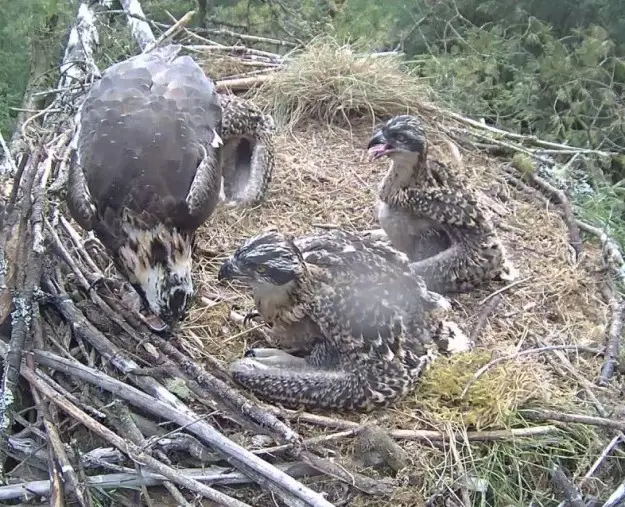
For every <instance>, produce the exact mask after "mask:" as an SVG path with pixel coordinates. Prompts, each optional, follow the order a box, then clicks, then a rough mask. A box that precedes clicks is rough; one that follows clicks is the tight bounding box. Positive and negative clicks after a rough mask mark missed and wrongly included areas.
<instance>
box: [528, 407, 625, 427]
mask: <svg viewBox="0 0 625 507" xmlns="http://www.w3.org/2000/svg"><path fill="white" fill-rule="evenodd" d="M523 414H524V415H526V416H527V417H528V418H529V419H534V420H537V421H546V420H551V421H559V422H566V423H578V424H587V425H589V426H602V427H604V428H611V429H616V430H619V431H625V421H616V420H614V419H607V418H605V417H594V416H591V415H582V414H565V413H560V412H555V411H554V410H543V409H531V410H529V409H528V410H527V411H523Z"/></svg>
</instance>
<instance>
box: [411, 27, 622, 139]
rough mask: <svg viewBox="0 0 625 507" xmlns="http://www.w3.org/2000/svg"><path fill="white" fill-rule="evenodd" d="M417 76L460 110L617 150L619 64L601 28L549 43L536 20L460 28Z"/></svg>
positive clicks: (524, 129)
mask: <svg viewBox="0 0 625 507" xmlns="http://www.w3.org/2000/svg"><path fill="white" fill-rule="evenodd" d="M463 31H464V36H463V37H457V38H456V39H455V40H453V41H450V42H449V43H448V44H447V47H446V48H444V49H440V48H437V49H436V51H435V52H433V54H432V56H431V57H429V58H426V59H424V60H423V61H422V65H421V71H422V73H423V74H425V75H427V76H431V77H432V79H433V81H434V82H433V83H432V86H433V87H434V88H435V89H437V90H439V94H440V95H441V98H442V99H444V100H445V101H447V102H448V103H449V104H450V105H454V106H456V107H460V108H461V109H462V110H464V111H465V112H466V113H468V114H470V115H475V116H482V117H485V118H487V120H489V121H491V122H493V123H497V124H503V125H506V126H508V127H513V128H515V130H517V131H520V132H525V133H529V134H537V135H540V136H541V137H544V138H546V139H551V140H558V141H566V142H569V143H571V144H573V145H576V146H589V147H605V148H609V149H614V147H615V146H625V129H624V127H625V123H624V122H625V103H624V101H623V91H624V84H625V82H624V81H623V79H624V78H625V64H624V63H623V62H622V61H621V60H620V59H619V58H618V57H617V56H616V54H615V46H614V43H613V42H612V41H611V40H610V39H609V38H608V36H607V33H606V31H605V30H603V29H602V28H599V27H596V26H593V27H589V28H587V29H585V30H576V31H575V32H574V33H573V34H572V35H571V36H569V37H567V38H566V39H557V38H556V37H555V36H554V35H553V31H552V30H551V29H550V27H549V26H548V25H546V24H544V23H542V22H540V21H538V20H536V19H531V20H529V23H528V24H527V25H525V26H517V27H511V28H507V29H505V30H504V29H503V28H502V27H500V26H498V25H494V26H490V27H486V28H477V27H473V26H465V27H464V30H463Z"/></svg>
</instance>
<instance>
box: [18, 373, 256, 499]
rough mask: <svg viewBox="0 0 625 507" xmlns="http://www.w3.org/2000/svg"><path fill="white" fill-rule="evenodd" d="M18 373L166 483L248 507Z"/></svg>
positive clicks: (30, 376)
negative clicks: (151, 452)
mask: <svg viewBox="0 0 625 507" xmlns="http://www.w3.org/2000/svg"><path fill="white" fill-rule="evenodd" d="M21 373H22V375H23V376H24V378H25V379H26V380H28V381H29V382H30V383H31V384H33V385H34V386H35V387H36V388H37V390H39V391H40V392H41V393H42V394H43V395H44V396H46V397H47V398H48V399H49V400H50V401H51V402H52V403H54V404H55V405H57V406H58V407H59V408H60V409H62V410H63V411H65V412H66V413H67V414H69V415H71V416H72V417H73V418H74V419H77V420H78V421H80V422H81V423H82V424H84V425H85V426H86V427H87V428H89V429H90V430H91V431H93V432H94V433H96V434H97V435H98V436H100V437H101V438H104V439H105V440H108V441H109V442H111V443H112V444H113V445H114V446H115V447H117V448H118V449H119V450H120V451H123V452H125V453H126V454H128V456H130V458H131V459H132V460H134V461H137V462H140V463H144V464H145V465H146V466H148V467H150V468H152V469H153V470H155V471H157V472H158V473H160V474H161V475H163V476H165V477H167V478H168V479H169V480H171V481H173V482H175V483H176V484H179V485H181V486H183V487H185V488H187V489H190V490H191V491H195V492H196V493H198V494H200V495H202V496H203V497H205V498H208V499H209V500H213V501H214V502H218V503H220V504H221V505H225V506H229V507H251V506H250V505H248V504H246V503H243V502H240V501H238V500H235V499H234V498H231V497H229V496H227V495H224V494H223V493H221V492H219V491H217V490H215V489H213V488H210V487H208V486H205V485H204V484H202V483H200V482H198V481H196V480H195V479H190V478H188V477H185V476H184V475H182V474H181V473H180V472H178V471H176V470H174V469H173V468H171V467H169V466H167V465H164V464H163V463H161V462H160V461H158V460H156V459H154V458H153V457H152V456H150V455H149V454H147V453H146V452H144V451H142V450H141V448H139V447H138V446H136V445H135V444H133V443H131V442H129V441H127V440H124V439H123V438H121V437H119V436H117V434H115V433H114V432H113V431H111V430H109V429H108V428H107V427H105V426H103V425H102V424H100V423H99V422H98V421H96V420H95V419H93V418H92V417H91V416H89V415H87V414H86V413H85V412H83V411H82V410H80V409H79V408H78V407H77V406H76V405H74V404H73V403H71V402H69V401H67V400H66V399H65V398H62V397H61V396H59V395H58V393H57V392H56V391H55V390H54V389H52V388H51V387H49V386H48V385H47V384H46V383H45V382H44V381H43V380H41V379H40V378H39V376H38V375H37V374H36V373H35V371H34V370H31V369H29V368H22V371H21Z"/></svg>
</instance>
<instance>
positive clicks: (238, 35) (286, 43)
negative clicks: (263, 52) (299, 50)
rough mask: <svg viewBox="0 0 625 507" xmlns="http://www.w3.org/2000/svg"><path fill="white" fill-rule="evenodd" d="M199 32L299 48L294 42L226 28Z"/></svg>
mask: <svg viewBox="0 0 625 507" xmlns="http://www.w3.org/2000/svg"><path fill="white" fill-rule="evenodd" d="M197 32H198V33H209V34H211V35H227V36H229V37H234V38H236V39H241V40H247V41H250V42H260V43H265V44H271V45H273V46H286V47H291V48H295V47H297V46H298V45H297V44H295V43H294V42H289V41H286V40H279V39H271V38H269V37H258V36H257V35H248V34H244V33H238V32H233V31H232V30H226V29H225V28H200V29H198V30H197Z"/></svg>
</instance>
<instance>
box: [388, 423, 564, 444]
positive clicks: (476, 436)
mask: <svg viewBox="0 0 625 507" xmlns="http://www.w3.org/2000/svg"><path fill="white" fill-rule="evenodd" d="M558 431H559V430H558V428H557V427H556V426H551V425H548V426H533V427H529V428H512V429H509V430H491V431H468V432H466V433H464V434H463V435H458V436H457V437H456V438H457V439H460V438H461V437H462V439H467V440H468V441H470V442H471V441H474V442H493V441H498V440H514V439H515V438H530V437H537V436H542V435H549V434H551V433H557V432H558ZM389 435H390V436H391V437H392V438H395V439H397V440H425V441H429V440H431V441H435V442H443V441H445V440H447V439H449V435H447V434H445V433H441V432H438V431H430V430H390V431H389Z"/></svg>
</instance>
